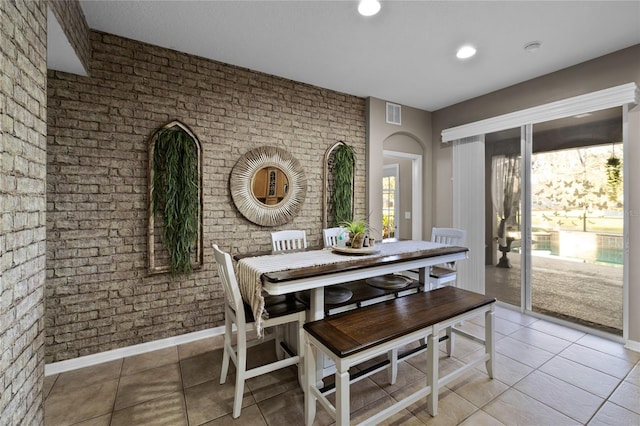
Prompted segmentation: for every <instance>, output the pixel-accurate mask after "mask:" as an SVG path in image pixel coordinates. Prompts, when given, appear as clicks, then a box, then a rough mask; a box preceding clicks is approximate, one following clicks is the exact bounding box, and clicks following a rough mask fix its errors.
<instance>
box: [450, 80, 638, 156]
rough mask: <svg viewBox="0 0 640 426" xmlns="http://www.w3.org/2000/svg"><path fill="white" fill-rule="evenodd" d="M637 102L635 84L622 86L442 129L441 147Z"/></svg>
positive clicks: (636, 87)
mask: <svg viewBox="0 0 640 426" xmlns="http://www.w3.org/2000/svg"><path fill="white" fill-rule="evenodd" d="M639 98H640V95H639V93H638V86H636V84H635V83H627V84H622V85H620V86H615V87H611V88H609V89H604V90H599V91H597V92H592V93H587V94H585V95H580V96H574V97H573V98H567V99H563V100H561V101H556V102H551V103H548V104H544V105H539V106H536V107H532V108H527V109H523V110H520V111H515V112H512V113H509V114H503V115H499V116H497V117H492V118H487V119H485V120H480V121H476V122H473V123H468V124H463V125H461V126H456V127H451V128H449V129H444V130H443V131H442V143H447V142H451V141H453V140H457V139H463V138H467V137H471V136H475V135H484V134H487V133H493V132H498V131H500V130H505V129H512V128H514V127H520V126H522V125H523V124H527V123H530V124H536V123H542V122H545V121H551V120H557V119H559V118H564V117H570V116H572V115H577V114H583V113H586V112H592V111H599V110H602V109H606V108H612V107H618V106H620V105H624V104H637V103H638V99H639Z"/></svg>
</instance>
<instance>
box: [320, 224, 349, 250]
mask: <svg viewBox="0 0 640 426" xmlns="http://www.w3.org/2000/svg"><path fill="white" fill-rule="evenodd" d="M343 232H344V228H343V227H341V226H339V227H337V228H327V229H323V230H322V237H323V239H324V246H325V247H331V246H337V245H338V237H339V236H340V235H342V233H343Z"/></svg>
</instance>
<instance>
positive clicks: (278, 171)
mask: <svg viewBox="0 0 640 426" xmlns="http://www.w3.org/2000/svg"><path fill="white" fill-rule="evenodd" d="M265 171H266V173H263V172H265ZM229 187H230V191H231V197H232V198H233V202H234V204H235V205H236V207H237V208H238V210H239V211H240V213H242V215H243V216H244V217H246V218H247V219H248V220H250V221H251V222H253V223H255V224H258V225H262V226H277V225H283V224H285V223H287V222H290V221H291V220H292V219H293V218H294V217H296V215H297V214H298V212H299V211H300V209H301V208H302V205H303V204H304V200H305V197H306V194H307V178H306V176H305V174H304V170H303V169H302V166H301V165H300V163H299V162H298V160H297V159H295V158H294V157H293V156H292V155H291V154H289V153H288V152H287V151H285V150H283V149H280V148H277V147H273V146H265V147H260V148H256V149H253V150H251V151H249V152H247V153H246V154H244V155H243V156H242V157H240V159H239V160H238V162H237V163H236V164H235V166H233V170H231V176H230V179H229Z"/></svg>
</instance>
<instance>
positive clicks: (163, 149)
mask: <svg viewBox="0 0 640 426" xmlns="http://www.w3.org/2000/svg"><path fill="white" fill-rule="evenodd" d="M149 160H150V165H149V169H150V172H151V175H150V203H151V206H150V213H149V221H150V222H149V234H150V235H149V247H150V256H149V269H150V271H152V272H163V271H166V270H168V271H170V272H171V274H172V275H174V276H175V275H179V274H187V273H190V272H191V271H192V264H196V265H198V264H199V263H201V240H202V238H201V204H202V202H201V189H200V186H201V185H200V182H201V176H200V170H201V167H200V145H199V143H198V141H197V139H196V138H195V136H194V135H193V133H191V132H190V131H189V130H188V129H187V128H186V126H184V125H183V124H181V123H179V122H172V123H169V124H168V125H166V126H164V127H162V128H161V129H160V130H158V131H157V132H156V133H155V135H154V137H153V138H152V142H151V144H150V147H149ZM155 218H158V219H159V220H160V222H161V235H162V238H161V241H162V245H163V248H164V250H166V252H167V256H166V261H165V263H166V264H165V265H162V266H157V265H156V260H157V259H156V253H155V245H156V239H155V238H154V231H155V228H156V225H155V221H154V219H155Z"/></svg>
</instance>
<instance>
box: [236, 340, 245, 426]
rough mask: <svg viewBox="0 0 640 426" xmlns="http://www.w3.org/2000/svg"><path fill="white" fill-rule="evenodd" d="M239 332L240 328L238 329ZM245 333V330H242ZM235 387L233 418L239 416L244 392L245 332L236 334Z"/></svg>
mask: <svg viewBox="0 0 640 426" xmlns="http://www.w3.org/2000/svg"><path fill="white" fill-rule="evenodd" d="M238 332H240V330H238ZM242 332H243V333H246V330H242ZM236 359H237V362H236V389H235V395H234V397H233V418H234V419H237V418H238V417H240V410H242V397H243V394H244V382H245V380H246V378H245V373H246V371H247V336H246V334H243V335H240V334H239V335H238V344H237V352H236Z"/></svg>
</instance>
